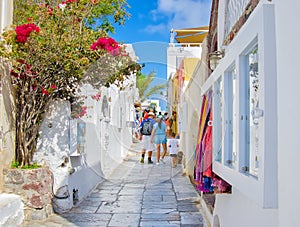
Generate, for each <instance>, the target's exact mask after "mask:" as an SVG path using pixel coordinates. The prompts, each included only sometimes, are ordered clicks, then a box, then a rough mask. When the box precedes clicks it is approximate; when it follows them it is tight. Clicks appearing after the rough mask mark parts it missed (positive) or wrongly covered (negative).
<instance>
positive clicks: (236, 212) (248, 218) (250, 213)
mask: <svg viewBox="0 0 300 227" xmlns="http://www.w3.org/2000/svg"><path fill="white" fill-rule="evenodd" d="M214 214H215V215H214V219H216V217H218V218H219V223H220V226H221V227H241V226H242V227H253V226H257V227H258V226H260V227H277V226H278V219H277V210H276V209H263V208H262V207H260V206H258V205H257V204H256V203H254V202H253V201H252V200H250V199H249V198H248V197H247V196H245V195H244V194H242V193H241V192H240V191H238V190H237V189H236V188H233V190H232V194H217V195H216V202H215V208H214ZM213 227H215V226H213Z"/></svg>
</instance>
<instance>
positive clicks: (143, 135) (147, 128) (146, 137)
mask: <svg viewBox="0 0 300 227" xmlns="http://www.w3.org/2000/svg"><path fill="white" fill-rule="evenodd" d="M154 117H155V114H154V113H153V112H149V113H148V117H147V118H146V119H144V120H143V121H142V123H141V125H140V140H142V144H143V148H142V157H141V160H140V162H141V163H144V159H145V153H146V151H147V152H148V164H153V161H152V160H151V157H152V152H153V150H154V144H153V143H152V142H151V133H152V130H153V126H154V124H155V121H154V119H153V118H154Z"/></svg>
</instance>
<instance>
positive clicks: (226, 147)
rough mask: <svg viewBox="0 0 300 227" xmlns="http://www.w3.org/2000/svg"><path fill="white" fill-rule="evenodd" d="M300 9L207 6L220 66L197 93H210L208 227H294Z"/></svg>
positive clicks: (296, 5) (257, 4)
mask: <svg viewBox="0 0 300 227" xmlns="http://www.w3.org/2000/svg"><path fill="white" fill-rule="evenodd" d="M299 9H300V2H298V1H293V0H286V1H279V0H260V1H259V0H255V1H254V0H243V1H240V0H229V1H215V0H214V1H213V8H212V10H213V11H214V12H218V14H217V15H218V16H217V18H215V19H217V23H216V24H217V33H215V34H217V36H215V37H212V39H213V40H211V44H212V45H211V46H214V45H215V47H216V49H213V48H211V49H210V51H214V50H219V51H221V52H223V54H224V55H223V56H222V59H221V60H220V62H219V64H218V65H217V67H216V68H215V69H214V71H213V72H212V74H211V75H210V76H209V77H208V79H207V80H206V81H205V83H204V84H203V86H202V87H201V93H202V95H204V94H207V92H209V91H212V92H213V172H214V173H216V174H217V175H218V176H220V177H221V178H222V179H224V180H225V181H226V182H228V183H229V184H230V185H231V186H232V192H231V193H229V194H217V195H216V201H215V204H214V210H213V215H212V219H211V223H212V226H213V227H219V226H221V227H240V226H243V227H248V226H249V227H250V226H261V227H266V226H268V227H269V226H272V227H296V226H299V225H300V219H299V205H298V202H299V201H300V194H299V192H298V188H299V187H298V186H299V185H300V183H299V182H298V181H297V179H298V173H299V171H298V165H299V163H298V162H299V159H300V153H299V147H300V140H299V128H300V127H299V126H300V123H299V121H298V120H297V119H298V117H299V116H300V108H299V106H298V103H299V95H297V90H298V87H299V84H300V77H299V69H298V64H297V62H298V60H299V54H298V53H299V51H300V47H299V45H298V43H299V40H300V32H299V31H298V30H299V29H298V27H299V26H298V19H299V16H298V15H299Z"/></svg>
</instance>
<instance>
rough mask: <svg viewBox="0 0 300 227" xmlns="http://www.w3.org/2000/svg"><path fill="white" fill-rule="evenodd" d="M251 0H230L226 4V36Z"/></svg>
mask: <svg viewBox="0 0 300 227" xmlns="http://www.w3.org/2000/svg"><path fill="white" fill-rule="evenodd" d="M249 2H250V0H228V1H227V4H226V5H225V33H224V35H225V37H226V36H227V35H228V33H229V32H230V31H231V29H232V27H233V26H234V24H235V23H236V22H237V21H238V19H239V18H240V17H241V16H242V14H243V12H244V11H245V8H246V6H247V4H248V3H249Z"/></svg>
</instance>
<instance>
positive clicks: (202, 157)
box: [195, 91, 213, 192]
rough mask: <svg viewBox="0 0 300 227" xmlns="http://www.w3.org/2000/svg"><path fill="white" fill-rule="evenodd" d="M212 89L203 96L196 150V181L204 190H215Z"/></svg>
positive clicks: (201, 189)
mask: <svg viewBox="0 0 300 227" xmlns="http://www.w3.org/2000/svg"><path fill="white" fill-rule="evenodd" d="M211 107H212V91H209V92H208V95H204V96H203V101H202V107H201V114H200V120H199V128H198V138H197V146H196V150H195V183H196V184H197V189H198V190H200V191H203V192H213V183H212V166H211V164H212V108H211Z"/></svg>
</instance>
